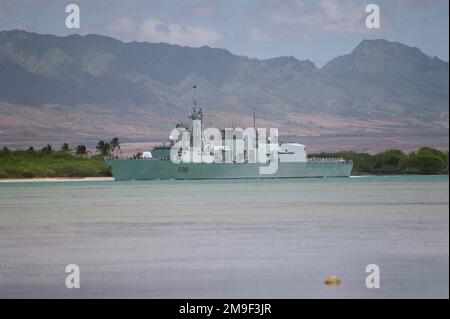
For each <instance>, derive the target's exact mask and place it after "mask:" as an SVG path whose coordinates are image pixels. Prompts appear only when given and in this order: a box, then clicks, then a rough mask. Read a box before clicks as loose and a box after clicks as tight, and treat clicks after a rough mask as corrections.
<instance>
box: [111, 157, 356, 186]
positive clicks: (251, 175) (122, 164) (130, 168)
mask: <svg viewBox="0 0 450 319" xmlns="http://www.w3.org/2000/svg"><path fill="white" fill-rule="evenodd" d="M106 163H107V165H108V166H109V167H111V171H112V174H113V176H114V178H115V179H116V180H118V181H128V180H158V179H160V180H170V179H175V180H183V179H262V178H302V177H349V176H350V175H351V172H352V168H353V163H333V162H323V163H321V162H294V163H282V162H280V163H279V165H278V169H277V171H276V173H275V174H268V175H265V174H260V172H259V168H260V167H261V165H263V164H257V163H256V164H255V163H244V164H235V163H211V164H206V163H181V164H175V163H173V162H171V161H167V160H143V159H138V160H129V159H113V160H106Z"/></svg>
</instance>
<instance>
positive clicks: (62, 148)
mask: <svg viewBox="0 0 450 319" xmlns="http://www.w3.org/2000/svg"><path fill="white" fill-rule="evenodd" d="M61 151H63V152H64V153H69V152H70V146H69V144H68V143H64V144H63V145H61Z"/></svg>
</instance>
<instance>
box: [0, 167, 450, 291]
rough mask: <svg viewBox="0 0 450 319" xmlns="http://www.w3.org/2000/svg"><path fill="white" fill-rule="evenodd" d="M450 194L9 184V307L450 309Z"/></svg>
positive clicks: (366, 183) (402, 187) (439, 184)
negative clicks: (169, 303)
mask: <svg viewBox="0 0 450 319" xmlns="http://www.w3.org/2000/svg"><path fill="white" fill-rule="evenodd" d="M448 192H449V179H448V177H446V176H444V177H431V176H423V177H415V176H412V177H360V178H349V179H292V180H271V181H257V180H247V181H245V180H244V181H166V182H162V181H161V182H151V181H149V182H71V183H18V184H0V297H2V298H5V297H10V298H16V297H19V298H22V297H62V298H72V297H76V298H80V297H81V298H84V297H99V298H102V297H113V298H114V297H150V298H188V297H189V298H314V297H318V298H351V297H358V298H400V297H406V298H413V297H414V298H415V297H425V298H428V297H430V298H431V297H440V298H448V297H449V212H448V209H449V193H448ZM73 263H74V264H78V265H79V266H80V269H81V288H80V289H67V288H65V278H66V275H67V274H66V273H65V266H66V265H67V264H73ZM372 263H375V264H377V265H379V267H380V269H381V288H380V289H367V288H366V287H365V278H366V275H367V274H366V273H365V267H366V265H368V264H372ZM329 275H337V276H339V277H340V278H341V279H342V280H343V283H342V285H341V286H340V287H338V288H334V289H330V288H328V287H326V286H325V285H324V284H323V280H324V279H325V278H326V277H327V276H329Z"/></svg>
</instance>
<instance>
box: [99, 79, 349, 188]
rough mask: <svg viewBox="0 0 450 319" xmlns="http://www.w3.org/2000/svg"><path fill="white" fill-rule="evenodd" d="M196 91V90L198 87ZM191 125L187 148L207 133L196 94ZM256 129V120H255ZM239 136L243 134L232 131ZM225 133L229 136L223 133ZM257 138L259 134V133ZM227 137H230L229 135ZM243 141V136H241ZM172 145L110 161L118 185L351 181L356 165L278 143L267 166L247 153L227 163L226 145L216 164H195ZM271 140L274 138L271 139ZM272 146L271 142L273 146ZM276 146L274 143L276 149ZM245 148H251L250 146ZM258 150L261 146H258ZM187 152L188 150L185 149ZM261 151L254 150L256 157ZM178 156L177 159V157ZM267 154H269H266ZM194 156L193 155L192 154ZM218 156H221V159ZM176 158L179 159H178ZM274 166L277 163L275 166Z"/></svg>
mask: <svg viewBox="0 0 450 319" xmlns="http://www.w3.org/2000/svg"><path fill="white" fill-rule="evenodd" d="M194 89H196V86H194ZM189 118H190V119H191V121H192V124H191V125H186V124H183V122H181V123H179V124H177V130H181V131H182V132H183V133H189V134H190V136H191V138H190V140H189V145H188V147H187V148H192V144H193V143H195V142H193V140H194V139H195V137H196V136H197V137H198V136H199V135H200V136H201V130H202V129H203V110H202V108H201V107H199V106H198V105H197V99H196V93H194V98H193V105H192V110H191V113H190V115H189ZM254 128H255V129H256V125H255V116H254ZM232 131H233V132H234V134H235V136H234V138H236V132H238V133H239V131H236V130H232ZM221 132H225V130H222V131H221ZM255 132H256V135H257V134H258V132H259V129H258V130H255ZM225 135H226V133H225ZM238 137H240V138H242V131H241V135H240V136H238ZM169 139H170V142H169V143H168V144H167V143H165V142H164V143H163V144H162V145H159V146H156V147H154V148H153V149H152V150H149V151H146V152H143V153H140V154H139V155H138V156H134V157H132V158H107V159H106V163H107V165H108V166H109V167H110V168H111V171H112V174H113V176H114V178H115V179H116V180H117V181H128V180H171V179H173V180H184V179H263V178H306V177H316V178H319V177H349V176H350V175H351V172H352V169H353V162H352V161H348V160H345V159H342V158H308V156H307V154H306V150H305V145H303V144H299V143H278V140H277V141H276V147H275V148H272V149H274V150H275V151H274V153H275V155H276V156H271V155H273V153H272V154H270V153H267V154H266V155H267V158H265V160H264V161H263V162H261V161H260V162H252V161H249V157H250V155H251V154H252V153H251V152H250V151H247V150H244V152H243V153H242V154H240V155H241V158H236V157H233V158H232V160H231V161H226V160H224V157H226V154H225V153H226V145H225V144H226V142H225V140H222V145H221V146H219V149H220V150H219V151H217V148H215V149H214V150H213V152H211V155H212V154H213V153H214V155H215V158H214V159H215V160H214V161H212V162H208V163H206V162H192V161H190V160H186V156H183V155H182V153H184V152H186V151H187V150H186V149H185V150H182V149H181V148H180V149H178V150H176V152H173V149H174V146H176V144H177V143H176V140H175V138H174V137H173V136H172V135H171V136H170V138H169ZM268 139H269V140H270V137H269V138H268ZM269 143H270V142H269ZM273 144H274V142H272V146H273ZM245 145H248V143H246V144H245ZM255 145H256V148H258V146H260V144H258V143H256V144H255ZM198 147H199V149H200V153H201V154H205V152H209V151H210V150H209V149H208V150H206V148H207V145H205V144H204V142H203V141H201V142H200V144H199V145H198ZM185 148H186V147H185ZM257 151H258V150H257V149H256V150H254V153H253V154H255V153H256V152H257ZM174 153H175V154H176V155H175V156H173V154H174ZM264 153H265V151H264ZM191 155H192V154H191ZM217 155H218V156H217ZM174 157H176V158H175V159H174ZM271 161H276V164H277V165H276V170H274V171H273V172H272V173H269V174H267V173H264V174H262V173H261V165H263V164H261V163H266V164H270V162H271ZM272 164H273V163H272Z"/></svg>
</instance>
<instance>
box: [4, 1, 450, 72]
mask: <svg viewBox="0 0 450 319" xmlns="http://www.w3.org/2000/svg"><path fill="white" fill-rule="evenodd" d="M69 3H76V4H78V5H79V7H80V10H81V28H80V29H67V28H66V27H65V19H66V16H67V13H65V6H66V5H67V4H69ZM369 3H375V4H378V5H379V6H380V8H381V28H380V29H378V30H375V29H367V28H366V27H365V22H364V21H365V18H366V15H367V13H366V12H365V7H366V5H367V4H369ZM448 25H449V2H448V1H447V0H385V1H382V0H379V1H375V0H373V1H361V0H316V1H313V0H189V1H188V0H147V1H144V0H123V1H122V0H117V1H110V0H77V1H75V0H72V1H70V0H68V1H61V0H0V30H11V29H24V30H27V31H33V32H37V33H50V34H56V35H67V34H70V33H80V34H88V33H96V34H103V35H109V36H112V37H115V38H118V39H120V40H123V41H133V40H136V41H148V42H167V43H175V44H180V45H187V46H202V45H208V46H212V47H220V48H226V49H228V50H230V51H231V52H233V53H235V54H238V55H246V56H248V57H255V58H270V57H275V56H291V55H293V56H295V57H297V58H299V59H310V60H312V61H314V62H315V63H316V64H318V65H319V66H320V65H323V64H324V63H326V62H327V61H329V60H330V59H331V58H333V57H335V56H338V55H342V54H346V53H348V52H350V51H351V50H352V49H353V48H354V47H355V46H356V45H357V44H358V43H359V42H360V41H361V40H362V39H364V38H368V39H371V38H384V39H387V40H391V41H398V42H401V43H404V44H407V45H410V46H417V47H419V48H420V49H422V51H424V52H425V53H427V54H429V55H432V56H438V57H440V58H441V59H444V60H445V61H448V56H449V49H448V47H449V33H448V32H449V31H448Z"/></svg>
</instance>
